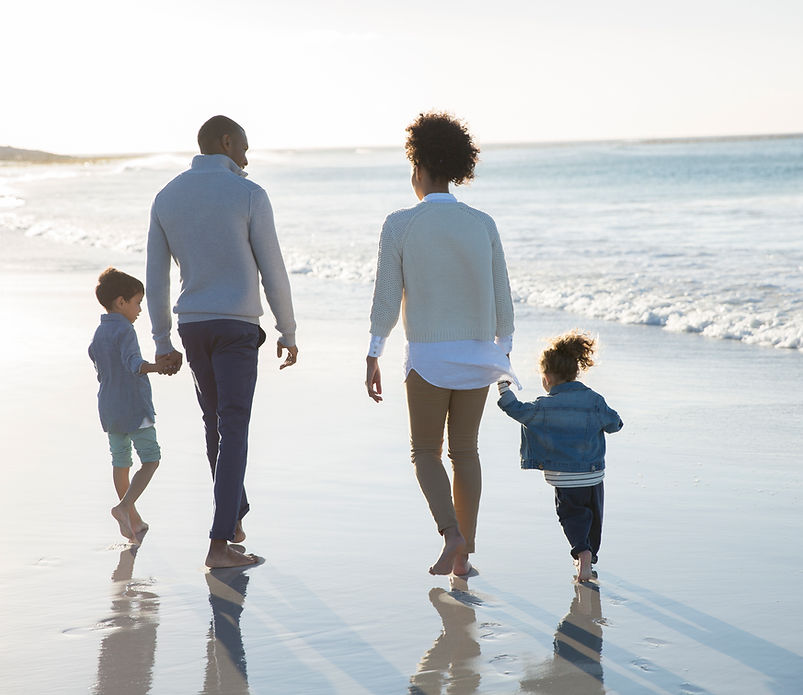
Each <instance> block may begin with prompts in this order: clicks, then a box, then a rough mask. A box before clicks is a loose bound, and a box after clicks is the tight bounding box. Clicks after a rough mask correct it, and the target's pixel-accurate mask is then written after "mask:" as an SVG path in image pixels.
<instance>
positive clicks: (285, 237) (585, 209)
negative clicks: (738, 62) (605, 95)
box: [0, 136, 803, 350]
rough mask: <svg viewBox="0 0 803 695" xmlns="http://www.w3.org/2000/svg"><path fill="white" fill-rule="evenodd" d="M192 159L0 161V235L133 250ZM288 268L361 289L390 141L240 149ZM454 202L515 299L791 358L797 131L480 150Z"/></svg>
mask: <svg viewBox="0 0 803 695" xmlns="http://www.w3.org/2000/svg"><path fill="white" fill-rule="evenodd" d="M191 158H192V154H191V153H186V154H182V153H178V154H176V153H166V154H155V155H147V156H137V157H130V158H115V159H108V160H106V161H100V160H99V161H93V162H89V163H81V164H55V165H54V164H49V165H48V164H46V165H19V164H6V165H2V166H0V233H2V234H4V235H26V236H29V237H38V238H42V239H45V240H51V241H52V242H55V243H54V244H53V246H54V247H55V246H56V244H70V245H84V246H97V247H106V248H110V249H121V250H126V251H133V252H135V253H144V248H145V240H146V234H147V227H148V215H149V208H150V203H151V200H152V199H153V196H154V195H155V194H156V192H157V191H158V190H159V189H160V188H161V187H162V186H163V185H164V184H165V183H166V182H167V181H169V180H170V179H171V178H172V177H173V176H175V175H176V174H178V173H180V172H181V171H183V170H184V169H185V168H186V167H187V166H188V164H189V162H190V160H191ZM249 159H250V164H249V166H248V171H249V175H250V177H251V178H252V179H253V180H255V181H256V182H258V183H260V184H262V185H263V186H264V187H265V188H266V189H267V190H268V193H269V195H270V197H271V201H272V203H273V206H274V212H275V216H276V222H277V228H278V230H279V235H280V239H281V242H282V246H283V249H284V253H285V259H286V262H287V265H288V267H289V269H290V271H291V273H294V274H311V275H313V276H317V277H319V278H323V279H325V280H327V281H331V282H334V283H362V284H370V283H371V282H372V280H373V276H374V270H375V264H376V249H377V241H378V236H379V230H380V228H381V225H382V221H383V219H384V217H385V215H387V214H388V212H390V211H392V210H395V209H398V208H401V207H406V206H409V205H413V204H414V203H415V202H416V201H415V199H414V196H413V194H412V191H411V188H410V185H409V176H410V168H409V165H408V163H407V162H406V160H405V158H404V155H403V152H402V151H401V148H396V149H372V150H327V151H286V152H259V151H256V152H253V153H249ZM455 193H456V195H457V196H458V198H459V199H461V200H463V201H464V202H466V203H468V204H470V205H474V206H476V207H479V208H481V209H483V210H485V211H486V212H488V213H490V214H491V215H492V216H493V217H494V218H495V219H496V222H497V225H498V227H499V231H500V234H501V236H502V240H503V243H504V245H505V252H506V255H507V259H508V265H509V269H510V278H511V286H512V289H513V293H514V297H515V300H516V301H517V302H518V303H526V304H529V305H533V306H537V307H544V308H550V309H558V310H565V311H568V312H572V313H574V314H577V315H579V316H581V317H582V316H586V317H592V318H595V319H603V320H606V321H616V322H621V323H629V324H645V325H650V326H655V327H656V329H664V330H669V331H675V332H691V333H700V334H703V335H705V336H708V337H711V338H718V339H733V340H740V341H744V342H747V343H755V344H760V345H766V346H774V347H778V348H788V349H796V350H803V136H800V137H783V138H758V139H738V140H695V141H674V142H668V141H666V142H660V141H658V142H605V143H583V144H558V145H518V146H495V147H494V146H489V147H486V148H484V149H483V152H482V154H481V161H480V163H479V164H478V166H477V170H476V179H475V181H474V182H472V183H471V184H470V185H467V186H460V187H457V188H456V189H455Z"/></svg>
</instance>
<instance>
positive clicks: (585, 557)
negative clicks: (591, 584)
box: [574, 550, 593, 582]
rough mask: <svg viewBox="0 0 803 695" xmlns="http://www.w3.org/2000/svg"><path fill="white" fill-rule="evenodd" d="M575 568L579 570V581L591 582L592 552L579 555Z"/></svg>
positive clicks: (584, 551) (588, 551) (585, 551)
mask: <svg viewBox="0 0 803 695" xmlns="http://www.w3.org/2000/svg"><path fill="white" fill-rule="evenodd" d="M574 566H575V567H576V568H577V581H578V582H587V581H589V580H590V579H591V578H592V577H593V575H592V574H591V551H590V550H583V551H582V552H580V553H578V555H577V559H576V560H575V561H574Z"/></svg>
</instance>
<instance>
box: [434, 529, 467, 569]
mask: <svg viewBox="0 0 803 695" xmlns="http://www.w3.org/2000/svg"><path fill="white" fill-rule="evenodd" d="M465 543H466V541H465V539H464V538H463V535H462V534H461V533H460V531H458V530H457V526H450V527H449V528H447V529H444V530H443V552H442V553H441V556H440V557H439V558H438V561H437V562H436V563H435V564H434V565H432V567H430V568H429V573H430V574H450V573H451V571H452V566H453V565H454V560H455V556H456V555H457V551H458V550H460V548H461V547H462V546H463V545H465Z"/></svg>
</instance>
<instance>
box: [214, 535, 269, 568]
mask: <svg viewBox="0 0 803 695" xmlns="http://www.w3.org/2000/svg"><path fill="white" fill-rule="evenodd" d="M257 562H259V558H258V557H257V556H256V555H252V554H251V553H247V554H246V553H241V552H240V551H239V550H235V549H234V548H232V547H231V546H230V545H229V544H228V542H227V541H220V540H213V541H211V542H210V543H209V553H207V555H206V562H205V564H206V566H207V567H210V568H220V567H244V566H246V565H255V564H256V563H257Z"/></svg>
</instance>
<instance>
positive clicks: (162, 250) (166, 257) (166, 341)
mask: <svg viewBox="0 0 803 695" xmlns="http://www.w3.org/2000/svg"><path fill="white" fill-rule="evenodd" d="M155 208H156V205H155V204H154V205H153V206H152V207H151V224H150V227H149V229H148V256H147V263H146V269H145V291H146V298H147V301H148V314H149V315H150V317H151V330H152V332H153V340H154V342H155V343H156V354H157V355H166V354H168V353H171V352H173V351H174V348H173V344H172V343H171V342H170V329H171V327H172V316H171V314H170V261H171V260H172V258H171V255H170V247H169V246H168V243H167V237H166V236H165V233H164V230H163V229H162V225H161V223H160V222H159V217H158V215H157V214H156V209H155Z"/></svg>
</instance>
